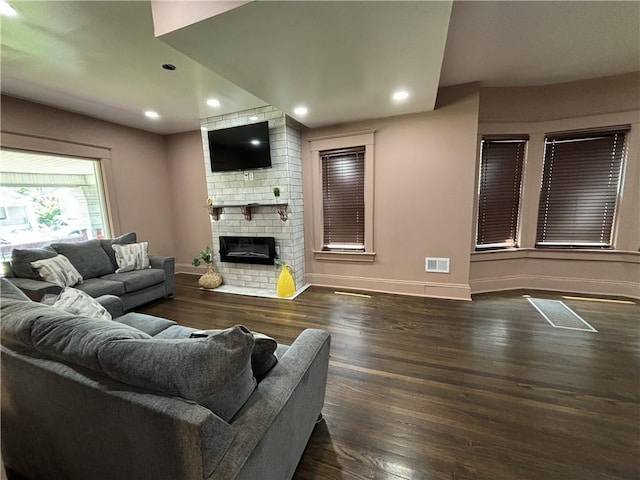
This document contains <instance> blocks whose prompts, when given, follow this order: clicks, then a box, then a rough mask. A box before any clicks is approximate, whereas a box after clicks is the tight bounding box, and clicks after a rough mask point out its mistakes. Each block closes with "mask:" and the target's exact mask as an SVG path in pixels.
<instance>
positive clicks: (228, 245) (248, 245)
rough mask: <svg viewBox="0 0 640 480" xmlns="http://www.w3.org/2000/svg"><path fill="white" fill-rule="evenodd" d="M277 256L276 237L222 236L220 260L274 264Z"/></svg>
mask: <svg viewBox="0 0 640 480" xmlns="http://www.w3.org/2000/svg"><path fill="white" fill-rule="evenodd" d="M275 256H276V242H275V238H274V237H223V236H220V261H222V262H232V263H253V264H257V265H273V263H274V261H273V260H274V258H275Z"/></svg>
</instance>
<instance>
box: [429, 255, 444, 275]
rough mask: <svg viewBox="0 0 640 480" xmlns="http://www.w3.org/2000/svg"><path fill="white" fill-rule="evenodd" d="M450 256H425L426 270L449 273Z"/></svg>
mask: <svg viewBox="0 0 640 480" xmlns="http://www.w3.org/2000/svg"><path fill="white" fill-rule="evenodd" d="M449 260H450V259H449V258H435V257H425V259H424V271H425V272H433V273H449Z"/></svg>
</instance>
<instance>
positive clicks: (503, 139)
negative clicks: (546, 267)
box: [474, 135, 529, 252]
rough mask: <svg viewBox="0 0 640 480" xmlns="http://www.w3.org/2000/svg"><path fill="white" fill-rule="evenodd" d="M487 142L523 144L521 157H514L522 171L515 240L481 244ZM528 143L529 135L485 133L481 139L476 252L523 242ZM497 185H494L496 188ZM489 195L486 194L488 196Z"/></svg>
mask: <svg viewBox="0 0 640 480" xmlns="http://www.w3.org/2000/svg"><path fill="white" fill-rule="evenodd" d="M487 142H493V143H518V144H521V145H522V151H521V152H519V155H520V156H521V158H519V159H518V158H517V156H516V158H514V161H519V163H520V165H519V166H518V167H517V168H516V170H519V172H520V178H519V181H518V187H517V190H518V193H517V209H516V212H515V218H514V219H513V218H512V220H511V223H512V224H513V223H515V228H514V229H513V242H498V243H483V244H479V243H478V241H479V236H480V232H481V228H480V222H481V213H482V199H483V192H482V187H483V184H484V183H485V182H483V166H484V159H485V144H486V143H487ZM528 144H529V135H499V136H498V135H483V136H482V138H481V140H480V154H479V162H478V186H477V191H476V195H477V206H476V225H475V227H476V232H475V233H476V234H475V241H474V247H475V251H476V252H484V251H490V250H505V249H517V248H520V244H521V238H520V235H521V228H522V227H521V220H522V218H521V212H522V208H523V193H524V184H525V172H526V167H527V153H528ZM495 183H496V185H494V186H493V187H494V188H495V187H496V186H498V185H497V182H495ZM486 196H487V195H484V197H486ZM513 208H514V205H513V204H512V205H511V210H513Z"/></svg>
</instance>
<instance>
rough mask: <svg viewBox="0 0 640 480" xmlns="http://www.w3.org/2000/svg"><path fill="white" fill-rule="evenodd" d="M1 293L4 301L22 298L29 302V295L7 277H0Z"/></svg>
mask: <svg viewBox="0 0 640 480" xmlns="http://www.w3.org/2000/svg"><path fill="white" fill-rule="evenodd" d="M0 295H2V301H5V300H22V301H23V302H28V301H29V297H27V296H26V295H25V294H24V292H23V291H22V290H20V289H19V288H18V287H16V286H15V285H14V284H13V283H11V282H10V281H9V280H7V279H6V278H0Z"/></svg>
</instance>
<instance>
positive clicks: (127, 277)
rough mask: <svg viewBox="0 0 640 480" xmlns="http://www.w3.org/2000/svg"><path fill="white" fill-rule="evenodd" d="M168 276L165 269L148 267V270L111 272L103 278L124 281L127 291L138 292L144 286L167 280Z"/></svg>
mask: <svg viewBox="0 0 640 480" xmlns="http://www.w3.org/2000/svg"><path fill="white" fill-rule="evenodd" d="M166 278H167V276H166V273H165V271H164V270H161V269H159V268H147V269H146V270H132V271H129V272H122V273H111V274H109V275H104V276H103V277H102V280H112V281H114V282H122V284H123V285H124V291H125V292H126V293H131V292H137V291H138V290H142V289H143V288H147V287H150V286H152V285H157V284H159V283H162V282H164V281H165V280H166Z"/></svg>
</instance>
